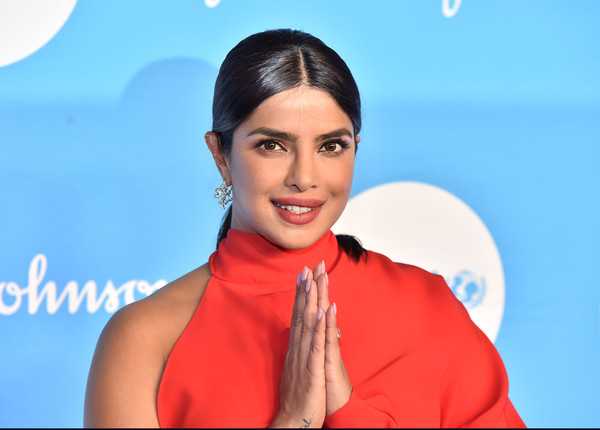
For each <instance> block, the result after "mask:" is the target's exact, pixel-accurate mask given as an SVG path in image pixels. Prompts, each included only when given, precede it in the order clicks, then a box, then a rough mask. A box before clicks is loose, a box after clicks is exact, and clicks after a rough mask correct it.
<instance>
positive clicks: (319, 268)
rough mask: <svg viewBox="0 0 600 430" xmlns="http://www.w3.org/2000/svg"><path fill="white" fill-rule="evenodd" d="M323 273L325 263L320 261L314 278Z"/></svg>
mask: <svg viewBox="0 0 600 430" xmlns="http://www.w3.org/2000/svg"><path fill="white" fill-rule="evenodd" d="M324 271H325V262H324V261H323V260H321V261H320V262H319V264H318V265H317V270H316V271H315V278H318V277H319V276H321V275H322V274H323V272H324Z"/></svg>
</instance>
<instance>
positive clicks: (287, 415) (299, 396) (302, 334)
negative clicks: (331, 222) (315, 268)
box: [272, 267, 327, 428]
mask: <svg viewBox="0 0 600 430" xmlns="http://www.w3.org/2000/svg"><path fill="white" fill-rule="evenodd" d="M302 273H303V274H305V275H306V277H305V280H304V281H303V280H302ZM302 273H301V274H299V275H298V282H296V299H295V301H294V307H293V311H292V319H291V327H290V337H289V342H288V351H287V354H286V356H285V364H284V367H283V373H282V375H281V381H280V384H279V399H280V400H279V413H278V414H277V417H276V419H275V421H274V422H273V423H272V426H273V427H285V426H291V427H316V428H321V427H322V426H323V421H324V420H325V413H326V398H327V397H326V391H325V326H326V323H325V318H324V315H325V314H324V310H321V311H323V313H320V310H319V309H318V305H317V294H318V291H317V284H316V282H315V281H314V279H313V273H312V271H311V270H310V269H309V268H308V267H305V268H304V271H303V272H302ZM307 285H308V286H310V288H309V289H308V292H307V291H306V289H305V287H306V286H307ZM319 314H320V315H321V318H320V319H319V318H318V316H319Z"/></svg>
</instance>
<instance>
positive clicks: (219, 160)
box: [204, 131, 231, 185]
mask: <svg viewBox="0 0 600 430" xmlns="http://www.w3.org/2000/svg"><path fill="white" fill-rule="evenodd" d="M204 140H205V141H206V146H208V149H209V151H210V152H211V154H212V156H213V159H214V160H215V164H216V165H217V168H218V169H219V172H221V177H222V178H223V180H224V181H225V185H231V174H230V172H229V163H228V161H227V158H226V157H225V155H223V153H222V151H221V143H220V140H219V135H218V134H217V133H215V132H214V131H208V132H206V133H205V134H204Z"/></svg>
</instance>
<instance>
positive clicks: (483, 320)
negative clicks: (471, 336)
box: [332, 182, 504, 342]
mask: <svg viewBox="0 0 600 430" xmlns="http://www.w3.org/2000/svg"><path fill="white" fill-rule="evenodd" d="M332 230H333V231H334V232H335V233H336V234H343V233H346V234H352V235H355V236H356V237H358V238H359V239H360V241H361V242H362V244H363V246H364V247H365V248H368V249H372V250H373V251H376V252H380V253H382V254H384V255H386V256H387V257H389V258H390V259H392V260H393V261H397V262H400V263H407V264H412V265H415V266H419V267H421V268H423V269H425V270H428V271H430V272H433V273H437V274H440V275H442V276H443V277H444V279H445V280H446V283H447V284H448V286H449V287H450V288H451V289H452V291H453V292H454V294H455V296H456V297H457V298H458V299H459V300H460V301H461V302H462V303H463V304H464V305H465V307H466V309H467V311H468V312H469V315H470V316H471V318H472V319H473V321H474V322H475V323H476V324H477V325H478V326H479V328H481V330H482V331H483V332H484V333H485V334H486V335H487V336H488V338H489V339H490V340H491V341H492V342H494V341H495V339H496V337H497V336H498V331H499V329H500V323H501V321H502V314H503V312H504V272H503V269H502V262H501V260H500V255H499V254H498V250H497V248H496V244H495V242H494V239H493V238H492V235H491V234H490V232H489V230H488V229H487V227H486V226H485V224H484V223H483V221H482V220H481V219H480V218H479V216H477V214H476V213H475V212H474V211H473V210H472V209H471V208H470V207H469V206H468V205H467V204H466V203H464V202H463V201H462V200H460V199H459V198H458V197H456V196H454V195H453V194H451V193H449V192H448V191H446V190H443V189H442V188H438V187H435V186H432V185H428V184H424V183H419V182H393V183H389V184H385V185H380V186H377V187H374V188H371V189H368V190H366V191H364V192H362V193H360V194H358V195H356V196H355V197H353V198H351V199H350V201H349V202H348V204H347V206H346V208H345V210H344V212H343V213H342V216H341V217H340V219H339V220H338V221H337V222H336V223H335V225H334V226H333V227H332Z"/></svg>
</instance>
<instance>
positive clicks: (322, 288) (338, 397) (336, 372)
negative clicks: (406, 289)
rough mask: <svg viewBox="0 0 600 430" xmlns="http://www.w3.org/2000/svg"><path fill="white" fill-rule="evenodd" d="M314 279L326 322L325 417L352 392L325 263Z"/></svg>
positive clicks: (321, 265)
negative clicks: (330, 297) (330, 298)
mask: <svg viewBox="0 0 600 430" xmlns="http://www.w3.org/2000/svg"><path fill="white" fill-rule="evenodd" d="M314 279H315V281H316V283H317V293H318V294H317V297H318V299H317V304H318V305H319V306H321V308H323V311H324V312H325V314H324V316H323V318H327V320H326V323H327V324H326V327H327V328H326V339H325V384H326V388H325V390H326V392H327V406H326V415H330V414H332V413H334V412H335V411H337V410H338V409H339V408H341V407H342V406H344V405H345V404H346V402H348V399H350V394H351V392H352V384H351V383H350V377H349V376H348V372H347V371H346V366H344V361H343V360H342V354H341V351H340V343H339V338H338V329H337V322H336V315H335V313H336V312H335V311H336V306H334V305H331V306H330V302H329V279H328V276H327V272H326V271H325V262H324V261H323V262H322V263H319V264H318V265H317V267H316V268H315V271H314Z"/></svg>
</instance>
